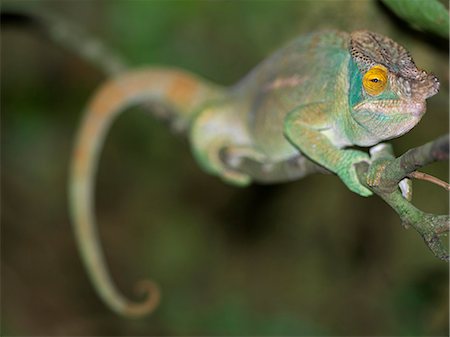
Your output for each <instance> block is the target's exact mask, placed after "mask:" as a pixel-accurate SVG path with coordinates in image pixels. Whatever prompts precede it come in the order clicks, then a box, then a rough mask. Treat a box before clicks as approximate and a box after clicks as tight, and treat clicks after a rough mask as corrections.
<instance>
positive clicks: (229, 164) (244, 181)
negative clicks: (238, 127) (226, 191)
mask: <svg viewBox="0 0 450 337" xmlns="http://www.w3.org/2000/svg"><path fill="white" fill-rule="evenodd" d="M238 147H239V146H236V148H238ZM234 149H235V146H234V145H230V143H229V141H224V140H223V139H216V140H215V141H211V142H210V143H209V144H208V147H207V148H206V149H205V148H203V149H198V148H197V149H196V148H194V154H195V156H196V158H197V159H198V162H199V164H200V165H201V166H202V167H203V168H204V169H205V170H206V171H207V172H209V173H211V174H213V175H216V176H218V177H220V178H221V179H222V180H223V181H225V182H226V183H229V184H232V185H235V186H241V187H244V186H248V185H249V184H250V183H251V182H252V179H251V177H250V175H248V174H246V173H244V172H240V171H239V169H238V166H239V163H240V161H241V160H240V157H239V156H238V155H237V153H235V152H234Z"/></svg>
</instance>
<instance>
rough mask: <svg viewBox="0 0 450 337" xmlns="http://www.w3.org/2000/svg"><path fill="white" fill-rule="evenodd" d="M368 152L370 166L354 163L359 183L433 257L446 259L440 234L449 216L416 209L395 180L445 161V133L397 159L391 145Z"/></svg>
mask: <svg viewBox="0 0 450 337" xmlns="http://www.w3.org/2000/svg"><path fill="white" fill-rule="evenodd" d="M371 153H372V158H373V162H372V164H371V165H370V166H369V164H367V163H358V164H357V165H356V169H357V173H358V177H359V179H360V181H361V183H362V184H364V185H365V186H366V187H367V188H369V189H370V190H372V191H373V192H374V194H376V195H378V196H379V197H381V198H382V199H383V200H384V201H385V202H386V203H387V204H388V205H389V206H391V207H392V209H394V211H395V212H396V213H397V214H398V215H399V217H400V219H401V220H402V222H403V224H404V226H405V227H409V226H411V227H413V228H414V229H415V230H416V231H417V232H418V233H419V234H420V235H421V236H422V238H423V239H424V241H425V243H426V244H427V246H428V247H429V248H430V249H431V251H432V252H433V254H434V255H435V256H436V257H438V258H440V259H441V260H445V261H449V254H448V249H447V247H446V246H445V245H444V244H443V243H442V241H441V238H440V236H442V235H445V234H446V233H448V232H449V229H450V217H449V216H448V215H437V214H431V213H426V212H423V211H421V210H419V209H418V208H416V207H415V206H414V205H413V204H412V203H411V202H410V201H408V200H407V199H405V198H404V197H403V196H402V194H401V193H400V191H399V188H398V184H399V182H400V181H401V180H403V179H404V178H406V177H408V176H409V175H410V174H411V173H412V172H414V171H415V170H417V169H418V168H420V167H423V166H426V165H428V164H430V163H432V162H436V161H443V160H448V158H449V136H448V135H445V136H442V137H440V138H437V139H436V140H434V141H431V142H429V143H427V144H424V145H422V146H419V147H416V148H413V149H411V150H409V151H407V152H406V153H404V154H403V155H401V156H400V157H398V158H395V157H394V156H393V155H392V147H391V146H390V145H388V144H379V145H377V146H376V147H374V148H372V149H371Z"/></svg>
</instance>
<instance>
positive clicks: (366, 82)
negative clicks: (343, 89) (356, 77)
mask: <svg viewBox="0 0 450 337" xmlns="http://www.w3.org/2000/svg"><path fill="white" fill-rule="evenodd" d="M387 81H388V71H387V69H386V68H385V67H383V66H382V65H376V66H373V67H372V68H370V69H369V70H368V71H367V72H366V73H365V74H364V77H363V86H364V90H366V92H367V93H368V94H369V95H371V96H376V95H379V94H381V93H382V92H383V91H384V89H385V88H386V84H387Z"/></svg>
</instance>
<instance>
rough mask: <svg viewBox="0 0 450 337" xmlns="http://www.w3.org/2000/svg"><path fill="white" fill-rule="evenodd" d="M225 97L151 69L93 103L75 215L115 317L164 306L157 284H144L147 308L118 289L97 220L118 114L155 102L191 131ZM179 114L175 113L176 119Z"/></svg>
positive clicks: (73, 180) (86, 258) (78, 148)
mask: <svg viewBox="0 0 450 337" xmlns="http://www.w3.org/2000/svg"><path fill="white" fill-rule="evenodd" d="M218 95H220V89H218V88H217V87H215V86H213V85H209V84H206V83H205V82H203V81H201V80H200V79H199V78H197V77H195V76H194V75H191V74H189V73H186V72H181V71H178V70H173V69H163V68H150V69H147V70H140V71H135V72H130V73H125V74H123V75H120V76H118V77H117V78H115V79H112V80H110V81H109V82H107V83H106V84H105V85H104V86H102V87H101V88H100V90H99V91H98V92H97V94H96V95H95V96H94V98H93V100H92V101H91V102H90V104H89V106H88V108H87V111H86V114H85V116H84V119H83V121H82V123H81V127H80V130H79V132H78V136H77V140H76V144H75V151H74V154H73V160H72V165H71V172H70V181H69V189H70V196H69V198H70V210H71V215H72V222H73V227H74V231H75V235H76V239H77V244H78V247H79V250H80V253H81V256H82V260H83V262H84V265H85V267H86V269H87V272H88V274H89V276H90V278H91V281H92V283H93V284H94V287H95V288H96V290H97V292H98V293H99V295H100V297H101V298H102V299H103V300H104V301H105V302H106V304H108V305H109V306H110V307H111V308H112V309H113V310H114V311H116V312H117V313H120V314H125V315H128V316H141V315H144V314H147V313H150V312H151V311H153V310H154V309H155V308H156V307H157V305H158V303H159V297H160V296H159V291H158V288H157V287H156V285H155V284H154V283H152V282H149V281H147V282H145V283H142V284H141V288H142V289H143V290H145V291H147V292H148V294H147V296H148V298H147V299H146V300H145V301H143V302H142V303H134V302H130V301H129V300H128V299H126V298H125V297H124V296H122V295H121V293H120V291H119V290H118V289H117V288H116V287H115V285H114V283H113V281H112V279H111V277H110V275H109V271H108V268H107V265H106V262H105V259H104V256H103V253H102V250H101V246H100V242H99V239H98V233H97V229H96V222H95V215H94V188H95V184H94V182H95V174H96V171H97V166H98V159H99V157H100V151H101V148H102V146H103V143H104V139H105V137H106V134H107V132H108V129H109V127H110V125H111V123H112V122H113V120H114V118H115V117H116V116H117V114H118V113H119V112H121V111H123V110H125V109H126V108H127V107H129V106H131V105H133V104H138V103H142V102H155V103H160V104H162V105H163V106H164V108H165V109H163V111H168V112H169V113H170V115H169V116H167V117H168V118H170V119H172V120H173V121H175V123H176V126H177V127H178V128H180V129H186V128H187V126H188V125H189V122H190V120H191V118H192V114H194V113H195V111H196V110H197V109H198V108H200V107H201V105H202V104H203V103H204V102H205V101H207V100H209V99H214V98H215V97H217V96H218ZM171 112H173V113H171Z"/></svg>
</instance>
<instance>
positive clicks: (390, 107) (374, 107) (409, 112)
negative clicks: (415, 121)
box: [354, 100, 426, 119]
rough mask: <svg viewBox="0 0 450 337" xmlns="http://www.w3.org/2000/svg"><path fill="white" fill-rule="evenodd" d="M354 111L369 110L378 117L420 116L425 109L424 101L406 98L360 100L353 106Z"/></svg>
mask: <svg viewBox="0 0 450 337" xmlns="http://www.w3.org/2000/svg"><path fill="white" fill-rule="evenodd" d="M354 110H355V112H356V113H363V112H364V111H367V112H370V113H371V115H374V116H378V117H379V118H380V119H383V118H392V117H394V116H404V117H406V116H412V117H416V118H421V117H422V116H423V114H424V113H425V110H426V104H425V101H422V102H411V101H407V100H371V101H366V102H361V103H359V104H357V105H356V106H355V107H354Z"/></svg>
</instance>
